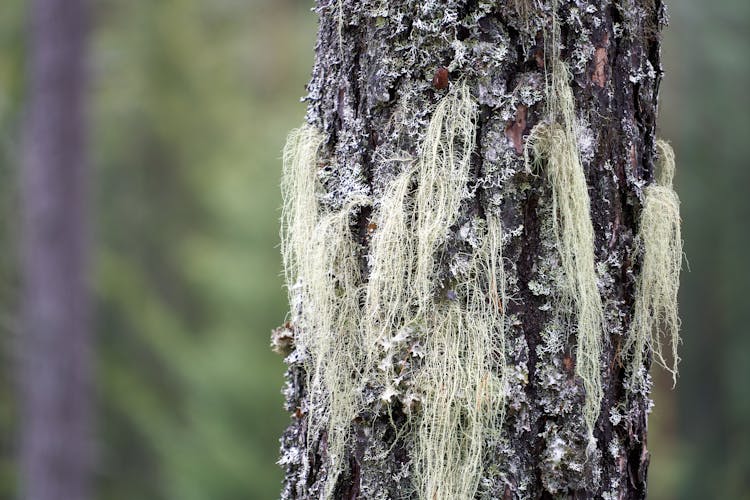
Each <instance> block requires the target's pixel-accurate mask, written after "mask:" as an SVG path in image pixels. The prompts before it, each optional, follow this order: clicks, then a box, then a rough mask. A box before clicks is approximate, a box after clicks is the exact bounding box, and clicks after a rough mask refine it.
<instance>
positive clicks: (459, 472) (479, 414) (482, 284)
mask: <svg viewBox="0 0 750 500" xmlns="http://www.w3.org/2000/svg"><path fill="white" fill-rule="evenodd" d="M475 122H476V104H475V102H474V100H473V99H472V97H471V95H470V92H469V90H468V88H467V87H466V86H465V85H464V84H458V85H456V86H455V87H454V88H453V89H452V90H451V91H449V93H448V94H447V95H446V96H445V97H444V98H443V99H442V100H441V101H440V102H439V103H438V105H437V107H436V109H435V111H434V113H433V116H432V118H431V120H430V124H429V126H428V128H427V131H426V133H425V138H424V141H423V143H422V147H421V151H420V156H419V158H418V160H417V161H416V162H415V164H414V165H407V166H406V167H405V168H404V170H403V172H402V173H401V174H399V175H398V176H397V177H396V178H395V179H394V180H393V181H392V182H391V184H390V185H389V186H387V188H386V190H385V192H384V194H383V196H382V197H381V199H380V200H378V201H377V202H376V203H375V206H374V213H373V217H372V220H371V222H370V223H369V229H370V230H371V234H372V237H371V239H370V249H369V254H368V264H369V271H370V273H369V276H368V279H367V280H363V277H362V276H361V275H360V273H361V270H360V269H361V267H360V261H359V252H360V248H359V244H358V240H357V238H356V236H355V233H354V231H353V229H352V223H353V216H354V215H355V214H356V213H357V212H358V210H359V209H360V208H361V207H362V206H364V205H369V204H370V200H369V199H367V198H364V197H357V198H354V199H350V200H348V201H347V202H346V203H345V204H344V206H343V208H342V209H341V210H338V211H331V210H329V209H326V208H323V207H321V206H320V205H319V202H318V198H319V196H320V194H321V193H319V192H318V190H319V189H320V188H319V183H318V179H317V176H318V161H319V160H318V159H317V157H318V150H319V149H320V147H321V145H322V143H323V138H322V137H321V135H320V134H319V133H317V132H316V131H315V130H314V129H312V128H310V127H303V128H301V129H299V130H296V131H294V132H292V134H290V139H289V143H288V145H287V147H286V148H285V153H284V163H285V166H284V179H283V181H282V189H283V192H284V198H285V201H284V213H283V215H282V253H283V255H284V263H285V267H286V277H287V286H288V288H289V292H290V293H289V295H290V305H291V307H292V313H293V322H294V331H295V339H294V341H295V346H296V348H297V350H298V352H299V353H300V355H301V356H303V357H304V359H305V368H306V371H307V391H308V401H307V407H306V408H305V411H306V412H307V426H308V427H307V436H308V440H309V442H308V446H309V447H310V446H312V445H313V444H314V440H316V439H318V438H319V436H320V435H321V434H323V433H325V435H326V443H327V457H328V461H327V463H326V468H327V479H326V483H325V490H324V496H325V497H326V498H330V497H331V496H332V495H333V492H334V487H335V484H336V479H337V477H338V476H339V474H340V473H341V471H343V470H344V468H345V467H346V462H345V460H344V455H345V453H346V449H347V445H348V442H349V439H350V428H351V422H352V420H353V419H354V418H355V417H356V416H357V415H358V414H360V412H361V410H362V409H363V408H364V405H366V404H368V403H367V401H365V400H366V399H367V398H366V397H363V395H364V394H365V393H367V392H368V391H370V389H372V388H376V389H378V390H380V391H381V396H380V398H379V401H381V403H385V404H389V403H391V402H392V400H393V398H394V397H396V398H398V399H400V400H401V403H402V404H403V405H404V406H405V409H406V410H407V411H409V402H408V401H407V400H406V395H405V394H403V393H402V392H401V389H402V386H401V385H402V384H404V383H405V382H404V377H405V374H404V373H403V371H404V366H405V365H404V364H403V360H397V359H394V352H393V350H392V347H393V346H396V345H398V344H399V342H402V341H404V340H407V339H408V340H409V341H413V342H414V345H415V346H416V345H419V346H420V347H419V350H420V352H419V355H418V356H417V355H416V354H414V356H415V357H417V358H418V359H417V360H415V362H414V363H413V366H412V372H411V373H410V374H409V376H410V377H411V382H410V385H409V387H408V390H409V391H410V394H411V397H412V400H411V401H412V402H418V403H417V404H416V409H417V411H414V412H412V413H411V418H412V419H413V424H414V425H415V426H416V429H417V431H416V435H415V438H414V447H415V458H414V468H415V471H417V472H416V473H415V478H416V480H415V483H416V485H417V490H418V495H419V497H420V498H424V499H430V500H432V499H433V498H470V497H472V496H473V492H475V491H476V489H477V487H478V484H479V479H480V477H481V472H482V464H483V457H484V454H485V453H486V451H487V450H486V447H485V442H486V440H487V439H488V436H494V437H497V435H498V434H499V433H500V428H501V423H502V419H503V407H504V391H505V389H504V387H505V382H504V374H505V340H504V313H503V311H504V307H505V302H506V298H505V277H504V272H503V266H502V228H501V225H500V221H499V219H498V218H497V217H495V216H488V217H487V219H486V221H480V222H478V223H477V229H476V231H477V233H478V235H477V239H476V240H474V241H473V242H472V243H471V246H473V248H474V250H473V251H472V252H471V253H470V254H467V255H464V254H460V255H458V256H456V258H458V259H462V261H463V262H465V263H466V265H465V266H462V267H461V269H460V270H459V271H456V273H455V276H453V277H452V278H451V279H450V282H451V285H450V286H451V288H452V290H451V292H452V294H453V295H452V296H450V297H447V298H446V294H444V293H443V294H441V293H439V290H440V289H441V288H442V287H444V286H446V284H445V283H444V280H445V279H446V277H445V276H444V275H442V274H441V273H440V269H439V267H440V266H441V264H440V262H439V261H440V259H441V257H440V256H441V254H442V252H443V251H444V245H445V243H446V240H447V236H448V234H449V231H450V228H451V226H452V225H453V224H454V223H455V222H456V220H457V217H458V214H459V211H460V208H461V203H462V202H463V201H464V200H465V199H466V198H467V197H468V195H469V190H468V181H469V177H470V175H469V170H470V160H471V154H472V151H473V149H474V146H475V143H474V140H475V134H476V124H475ZM365 281H366V283H364V282H365ZM415 352H416V350H415ZM399 362H400V363H401V365H399V368H398V370H397V367H396V363H399ZM368 397H369V396H368ZM370 402H371V401H370Z"/></svg>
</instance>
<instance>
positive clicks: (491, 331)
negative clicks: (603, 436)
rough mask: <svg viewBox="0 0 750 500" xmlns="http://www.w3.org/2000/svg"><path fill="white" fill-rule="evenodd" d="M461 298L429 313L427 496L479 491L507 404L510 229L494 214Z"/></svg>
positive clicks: (419, 473) (418, 453) (421, 441)
mask: <svg viewBox="0 0 750 500" xmlns="http://www.w3.org/2000/svg"><path fill="white" fill-rule="evenodd" d="M487 225H488V228H487V234H486V236H485V238H484V243H483V244H482V246H481V248H479V249H477V251H475V253H474V255H473V256H472V257H471V261H470V266H469V269H468V271H467V273H466V276H465V278H464V279H463V280H462V281H460V282H459V283H458V284H457V285H456V286H455V292H456V300H455V301H451V300H447V301H442V302H440V303H436V304H434V306H433V311H432V312H431V314H430V315H429V316H428V317H426V318H425V321H426V322H425V328H426V330H427V331H426V334H427V335H426V342H427V344H426V346H425V359H424V366H423V367H422V369H421V370H420V371H419V373H418V375H417V377H416V383H417V385H418V386H419V387H421V388H422V391H423V397H422V410H421V415H420V418H419V424H418V428H417V435H416V441H415V458H414V461H415V475H414V476H415V479H416V482H417V484H418V492H419V497H420V498H423V499H434V498H456V499H458V498H467V499H468V498H474V493H475V492H476V490H477V487H478V484H479V480H480V477H481V473H482V470H483V467H482V465H483V458H484V453H486V451H487V450H486V448H485V442H486V440H487V439H488V438H490V437H496V436H497V434H499V433H500V428H501V426H502V421H503V411H504V386H505V382H504V373H505V367H504V363H505V358H504V347H505V341H504V325H503V323H504V320H503V318H504V315H503V307H504V301H505V287H504V281H505V278H504V273H503V270H502V264H501V263H502V254H501V246H502V245H501V242H502V229H501V227H500V223H499V221H498V220H497V219H495V218H490V219H489V220H488V221H487Z"/></svg>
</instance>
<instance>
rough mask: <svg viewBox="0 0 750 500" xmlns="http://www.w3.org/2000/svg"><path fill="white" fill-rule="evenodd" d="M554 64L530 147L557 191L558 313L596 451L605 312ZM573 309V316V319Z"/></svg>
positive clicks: (565, 77) (574, 143) (567, 101)
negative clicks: (571, 337) (572, 344)
mask: <svg viewBox="0 0 750 500" xmlns="http://www.w3.org/2000/svg"><path fill="white" fill-rule="evenodd" d="M552 64H553V70H552V77H551V80H552V83H551V85H550V97H549V109H550V120H551V123H541V124H539V125H538V126H537V127H536V128H535V129H534V130H533V131H532V133H531V140H530V146H531V149H532V150H533V152H534V157H535V158H536V160H537V162H539V163H540V167H541V168H543V169H544V170H545V172H546V175H547V180H548V181H549V184H550V187H551V191H552V232H553V233H554V236H555V241H556V246H557V249H558V252H559V254H560V263H561V265H562V270H563V283H564V286H562V287H561V288H562V294H561V295H560V297H559V302H558V304H556V308H557V310H558V312H559V313H560V314H561V316H562V321H563V322H564V323H566V324H567V323H568V322H570V325H571V326H572V327H573V328H572V330H573V331H574V332H575V335H576V341H577V348H576V357H575V365H576V374H577V375H578V376H579V377H581V380H582V381H583V387H584V389H585V403H584V405H583V416H584V420H585V421H586V427H587V430H588V436H589V445H588V446H589V448H590V449H591V450H593V449H594V448H595V447H596V443H595V439H594V426H595V425H596V421H597V419H598V418H599V410H600V406H601V400H602V395H603V392H602V382H601V356H602V343H603V341H604V326H605V323H604V309H603V306H602V301H601V297H600V296H599V289H598V288H597V274H596V270H595V264H596V263H595V258H594V228H593V223H592V221H591V208H590V203H589V194H588V186H587V185H586V176H585V174H584V171H583V166H582V165H581V155H580V152H579V148H578V139H577V136H576V127H577V123H576V116H575V111H574V98H573V91H572V90H571V88H570V83H569V79H570V77H569V73H568V70H567V68H566V67H565V66H564V64H563V63H562V62H560V61H552ZM571 309H572V314H569V311H570V310H571ZM568 316H569V317H568Z"/></svg>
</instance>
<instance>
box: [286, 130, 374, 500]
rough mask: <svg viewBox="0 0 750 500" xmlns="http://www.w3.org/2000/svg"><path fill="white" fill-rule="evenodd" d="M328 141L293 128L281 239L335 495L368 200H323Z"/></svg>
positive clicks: (329, 486) (354, 377)
mask: <svg viewBox="0 0 750 500" xmlns="http://www.w3.org/2000/svg"><path fill="white" fill-rule="evenodd" d="M323 141H324V138H323V136H322V135H321V134H320V133H319V132H317V131H316V130H315V129H314V128H312V127H310V126H305V127H302V128H300V129H297V130H294V131H292V133H291V134H290V135H289V139H288V141H287V145H286V147H285V148H284V171H283V177H282V193H283V196H284V205H283V210H282V237H281V241H282V254H283V257H284V265H285V272H286V278H287V288H288V289H289V296H290V305H291V307H292V314H293V319H294V325H295V344H296V346H297V349H298V350H299V352H301V353H302V354H301V355H302V356H303V357H304V359H305V368H306V373H307V387H308V405H307V406H308V407H307V408H306V409H305V410H306V411H307V414H308V416H307V419H308V433H307V436H308V441H309V442H308V447H311V445H312V441H313V440H314V439H317V437H318V436H319V435H320V434H321V432H323V431H325V433H326V435H327V438H326V440H327V449H328V457H329V463H328V476H327V482H326V487H325V495H326V497H327V498H329V497H330V496H331V495H332V493H333V487H334V485H335V481H336V478H337V477H338V475H339V473H340V472H341V471H342V470H343V468H344V465H345V460H344V453H345V449H346V444H347V441H348V438H349V432H350V431H349V429H350V423H351V420H352V419H353V418H354V416H355V415H356V414H357V413H358V410H359V409H358V396H357V395H358V392H359V390H360V384H361V379H362V376H361V370H362V363H363V359H364V355H363V352H364V350H363V348H362V339H361V335H360V334H359V322H360V318H361V312H360V305H359V304H360V300H361V295H362V279H361V276H360V267H359V260H358V243H357V242H356V240H355V237H354V233H353V231H352V228H351V224H352V216H353V215H354V213H355V212H356V211H357V210H359V209H360V208H361V207H362V206H364V205H368V204H369V200H368V199H367V198H364V197H356V198H353V199H350V200H348V201H347V202H346V203H345V204H344V206H343V208H342V209H341V210H339V211H332V212H326V211H325V210H324V209H322V208H321V207H320V206H319V204H318V193H317V187H316V186H317V184H318V181H317V171H318V165H317V161H318V150H319V149H320V146H321V145H322V144H323Z"/></svg>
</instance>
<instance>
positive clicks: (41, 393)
mask: <svg viewBox="0 0 750 500" xmlns="http://www.w3.org/2000/svg"><path fill="white" fill-rule="evenodd" d="M85 10H86V9H85V7H84V1H83V0H35V1H34V2H32V5H31V8H30V11H29V13H30V18H31V19H30V20H31V30H30V37H29V70H28V84H29V86H28V89H29V90H28V101H27V102H28V105H27V108H26V122H25V129H24V147H25V149H24V158H23V169H22V189H21V194H22V196H21V197H22V200H21V205H22V213H23V219H22V233H23V240H22V245H23V251H22V255H23V259H22V260H23V263H22V266H23V267H22V275H23V295H22V299H21V301H22V322H23V323H22V325H23V326H22V335H21V339H20V360H19V361H20V372H19V378H20V385H21V393H22V410H21V416H22V420H21V422H22V424H21V439H20V447H21V450H20V452H21V483H22V497H23V498H27V499H29V500H69V499H78V500H85V499H86V498H88V491H89V469H90V466H91V463H90V461H91V456H90V455H91V449H92V443H91V441H90V437H91V436H90V431H91V422H90V403H91V401H90V400H91V389H92V387H91V380H90V370H91V359H90V338H89V329H88V318H89V286H88V282H87V278H86V264H87V231H86V229H87V225H86V189H85V186H86V181H87V172H86V169H85V126H84V125H85V118H84V96H85V90H86V78H85V68H84V63H85V61H84V59H85V57H84V56H85V50H84V48H85V38H86V37H85V34H86V19H85V13H86V12H85Z"/></svg>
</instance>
